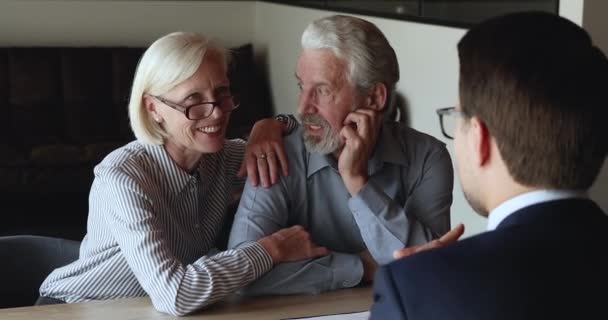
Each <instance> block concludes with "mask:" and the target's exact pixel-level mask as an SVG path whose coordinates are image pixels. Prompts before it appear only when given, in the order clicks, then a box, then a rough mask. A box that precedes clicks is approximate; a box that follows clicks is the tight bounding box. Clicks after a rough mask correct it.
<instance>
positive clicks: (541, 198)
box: [487, 190, 586, 231]
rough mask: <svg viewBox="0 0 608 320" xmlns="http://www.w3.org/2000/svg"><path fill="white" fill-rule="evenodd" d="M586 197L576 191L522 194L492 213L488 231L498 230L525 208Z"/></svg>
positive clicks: (582, 192)
mask: <svg viewBox="0 0 608 320" xmlns="http://www.w3.org/2000/svg"><path fill="white" fill-rule="evenodd" d="M585 197H586V193H585V192H584V191H576V190H536V191H531V192H526V193H524V194H520V195H518V196H516V197H514V198H511V199H509V200H507V201H505V202H503V203H501V204H500V205H499V206H498V207H496V208H494V210H492V211H491V212H490V215H489V216H488V228H487V230H489V231H490V230H494V229H496V227H497V226H498V225H499V224H500V223H501V222H502V221H503V220H504V219H505V218H507V217H508V216H509V215H511V214H512V213H514V212H516V211H518V210H520V209H523V208H525V207H529V206H531V205H534V204H538V203H542V202H547V201H553V200H561V199H569V198H585Z"/></svg>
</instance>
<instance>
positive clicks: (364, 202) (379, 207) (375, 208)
mask: <svg viewBox="0 0 608 320" xmlns="http://www.w3.org/2000/svg"><path fill="white" fill-rule="evenodd" d="M389 205H390V200H389V199H387V196H386V194H385V193H384V190H382V189H380V188H378V186H377V185H376V184H375V183H373V182H372V181H371V180H369V181H368V182H367V183H366V184H365V185H364V186H363V188H361V190H359V192H358V193H357V194H356V195H355V196H354V197H352V198H350V199H348V207H349V208H350V211H351V212H352V213H353V214H355V215H357V216H359V214H360V213H361V212H368V211H371V212H372V213H373V214H374V215H378V214H379V213H380V212H383V211H384V210H386V208H387V207H388V206H389ZM359 217H360V216H359ZM360 218H363V217H360ZM369 218H371V217H369Z"/></svg>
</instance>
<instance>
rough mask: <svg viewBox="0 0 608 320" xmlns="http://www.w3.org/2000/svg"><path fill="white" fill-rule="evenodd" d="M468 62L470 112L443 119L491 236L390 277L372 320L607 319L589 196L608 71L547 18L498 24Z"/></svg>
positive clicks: (602, 264)
mask: <svg viewBox="0 0 608 320" xmlns="http://www.w3.org/2000/svg"><path fill="white" fill-rule="evenodd" d="M458 52H459V56H460V104H459V105H458V106H456V107H455V108H446V109H441V110H439V114H440V117H441V118H440V119H441V120H442V121H443V123H442V124H443V125H442V127H443V128H444V129H445V130H444V132H445V134H446V136H448V137H454V147H455V148H454V149H455V152H456V153H455V154H456V159H457V168H458V176H459V177H460V180H461V183H462V189H463V190H464V193H465V195H466V198H467V199H468V201H469V203H470V204H471V206H472V207H473V209H475V210H476V211H477V212H478V213H479V214H481V215H483V216H486V217H488V232H485V233H482V234H479V235H477V236H474V237H471V238H468V239H465V240H463V241H460V242H458V243H455V244H452V245H449V246H445V247H443V248H440V249H436V250H430V251H426V252H421V253H417V254H414V255H412V256H410V257H407V258H403V259H401V260H398V261H395V262H392V263H390V264H388V265H386V266H383V267H382V268H381V269H379V271H378V274H377V278H376V281H375V283H374V286H376V287H375V294H374V299H375V304H374V305H373V307H372V310H371V311H372V314H371V319H395V320H397V319H410V320H413V319H424V320H426V319H453V320H459V319H463V320H464V319H466V320H474V319H608V315H607V312H606V299H605V298H606V296H605V295H602V294H596V293H595V292H604V291H605V290H606V288H607V287H608V273H607V272H606V271H607V270H608V259H606V249H607V248H608V237H607V234H608V217H606V215H605V212H603V211H602V210H601V209H600V208H599V207H598V206H597V205H596V204H595V203H594V202H593V201H591V200H589V199H588V198H587V196H586V191H587V190H588V189H589V187H590V186H591V185H592V183H593V181H594V180H595V179H596V177H597V176H598V173H599V171H600V168H601V166H602V163H603V162H604V161H605V158H606V152H607V142H606V141H607V140H606V132H605V131H606V129H605V124H604V122H605V120H606V101H608V92H607V91H606V84H607V83H608V60H607V59H606V57H605V56H604V54H603V53H602V52H601V51H600V50H599V49H598V48H597V47H595V46H594V45H593V43H592V42H591V39H590V38H589V35H588V34H587V33H586V32H585V30H583V29H582V28H580V27H579V26H577V25H575V24H574V23H572V22H570V21H568V20H566V19H565V18H562V17H559V16H556V15H552V14H548V13H540V12H527V13H516V14H510V15H506V16H501V17H497V18H493V19H490V20H487V21H485V22H483V23H481V24H479V25H477V26H475V27H474V28H472V29H471V30H470V31H469V32H467V34H466V35H465V36H464V37H463V38H462V40H461V41H460V43H459V44H458ZM446 121H455V125H454V126H451V125H450V126H446V125H445V124H446ZM447 128H455V129H454V130H453V131H448V129H447ZM400 254H407V252H401V253H400ZM602 314H603V316H602Z"/></svg>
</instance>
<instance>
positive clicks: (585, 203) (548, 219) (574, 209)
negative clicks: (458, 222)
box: [496, 198, 606, 229]
mask: <svg viewBox="0 0 608 320" xmlns="http://www.w3.org/2000/svg"><path fill="white" fill-rule="evenodd" d="M573 215H574V217H572V216H573ZM584 215H591V216H592V215H598V216H605V215H606V214H605V213H604V212H603V211H602V209H600V208H599V207H598V206H597V204H596V203H595V202H593V201H592V200H590V199H586V198H569V199H560V200H552V201H546V202H541V203H537V204H533V205H530V206H527V207H525V208H521V209H519V210H517V211H515V212H513V213H512V214H510V215H509V216H508V217H506V218H505V219H504V220H503V221H502V222H500V223H499V224H498V226H497V227H496V229H501V228H507V227H511V226H516V225H521V224H532V223H536V222H542V223H544V224H546V225H549V224H551V223H552V222H557V221H556V220H560V219H573V218H574V219H584V218H583V216H584Z"/></svg>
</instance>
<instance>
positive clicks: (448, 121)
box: [441, 114, 458, 138]
mask: <svg viewBox="0 0 608 320" xmlns="http://www.w3.org/2000/svg"><path fill="white" fill-rule="evenodd" d="M457 118H458V117H456V116H455V115H454V114H445V115H443V117H441V119H442V121H443V130H444V131H445V134H446V135H448V136H449V137H450V138H454V133H455V132H456V121H457V120H458V119H457Z"/></svg>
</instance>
